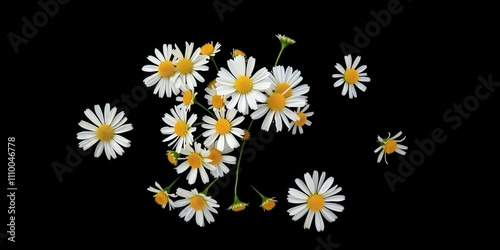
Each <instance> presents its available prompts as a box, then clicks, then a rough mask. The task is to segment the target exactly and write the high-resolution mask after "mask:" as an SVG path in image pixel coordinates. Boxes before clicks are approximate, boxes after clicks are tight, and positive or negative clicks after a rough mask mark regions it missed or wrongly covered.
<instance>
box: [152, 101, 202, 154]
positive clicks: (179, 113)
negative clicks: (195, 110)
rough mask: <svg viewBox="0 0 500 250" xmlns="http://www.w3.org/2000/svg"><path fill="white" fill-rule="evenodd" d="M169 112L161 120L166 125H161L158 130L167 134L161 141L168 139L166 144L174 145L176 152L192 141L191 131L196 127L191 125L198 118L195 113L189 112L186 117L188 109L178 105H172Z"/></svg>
mask: <svg viewBox="0 0 500 250" xmlns="http://www.w3.org/2000/svg"><path fill="white" fill-rule="evenodd" d="M170 112H171V113H172V114H169V113H165V115H164V116H163V119H162V120H163V121H164V122H165V123H166V124H167V125H168V126H165V127H162V128H161V129H160V132H161V133H162V134H164V135H168V137H167V138H165V139H163V142H166V141H170V143H169V144H168V146H169V147H170V146H172V145H173V146H174V148H175V151H176V152H180V151H181V149H182V148H184V147H185V146H186V145H191V144H192V143H193V141H194V138H193V133H194V132H195V131H196V127H193V124H194V122H195V121H196V119H197V118H198V116H197V115H196V114H191V116H190V117H189V119H188V111H187V110H186V109H184V108H182V107H181V106H180V105H177V106H174V107H173V108H171V109H170Z"/></svg>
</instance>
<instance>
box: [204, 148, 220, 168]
mask: <svg viewBox="0 0 500 250" xmlns="http://www.w3.org/2000/svg"><path fill="white" fill-rule="evenodd" d="M207 158H208V159H210V160H212V161H211V162H210V164H212V165H217V164H219V162H221V161H222V152H220V151H219V150H218V149H216V148H212V149H210V154H209V155H208V157H207Z"/></svg>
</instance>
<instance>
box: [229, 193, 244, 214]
mask: <svg viewBox="0 0 500 250" xmlns="http://www.w3.org/2000/svg"><path fill="white" fill-rule="evenodd" d="M247 207H248V203H246V202H242V201H240V199H239V198H238V196H234V201H233V204H231V206H229V207H228V208H227V210H233V212H240V211H243V210H245V209H246V208H247Z"/></svg>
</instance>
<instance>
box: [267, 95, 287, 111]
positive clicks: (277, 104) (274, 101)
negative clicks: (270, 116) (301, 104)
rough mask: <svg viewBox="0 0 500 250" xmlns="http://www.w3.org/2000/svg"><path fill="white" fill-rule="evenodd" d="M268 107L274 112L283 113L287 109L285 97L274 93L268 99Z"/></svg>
mask: <svg viewBox="0 0 500 250" xmlns="http://www.w3.org/2000/svg"><path fill="white" fill-rule="evenodd" d="M267 105H268V106H269V108H270V109H271V110H272V111H281V110H283V108H285V97H284V96H283V95H282V94H280V93H274V94H272V95H271V96H269V98H268V99H267Z"/></svg>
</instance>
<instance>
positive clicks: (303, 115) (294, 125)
mask: <svg viewBox="0 0 500 250" xmlns="http://www.w3.org/2000/svg"><path fill="white" fill-rule="evenodd" d="M309 106H310V105H309V104H307V105H306V106H305V107H304V108H298V109H297V111H296V112H295V113H297V115H298V116H299V119H298V120H296V121H292V122H290V124H289V125H288V130H289V131H290V130H292V134H293V135H295V134H296V133H297V130H299V133H300V134H303V133H304V129H303V128H302V127H304V126H305V125H307V126H311V124H312V122H311V120H309V119H308V117H311V116H312V115H314V112H306V111H307V110H308V109H309Z"/></svg>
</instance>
